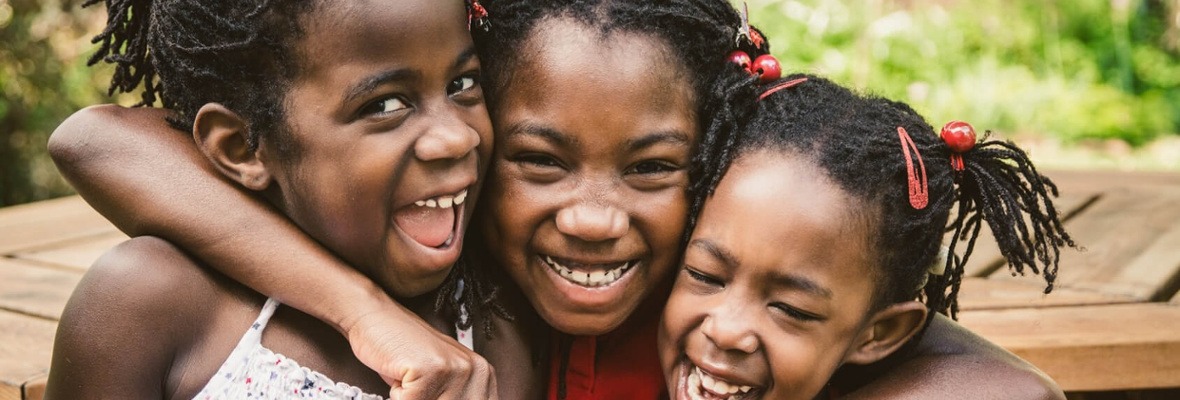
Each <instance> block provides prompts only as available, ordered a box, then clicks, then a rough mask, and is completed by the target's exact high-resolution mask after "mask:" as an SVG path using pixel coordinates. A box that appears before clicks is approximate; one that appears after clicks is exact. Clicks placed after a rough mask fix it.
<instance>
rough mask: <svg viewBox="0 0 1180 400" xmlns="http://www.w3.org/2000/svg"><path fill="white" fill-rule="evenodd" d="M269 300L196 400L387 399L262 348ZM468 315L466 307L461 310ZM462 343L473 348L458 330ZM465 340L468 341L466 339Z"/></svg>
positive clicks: (272, 303)
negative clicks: (337, 380) (335, 380)
mask: <svg viewBox="0 0 1180 400" xmlns="http://www.w3.org/2000/svg"><path fill="white" fill-rule="evenodd" d="M279 305H280V304H279V302H278V301H277V300H274V299H266V304H264V305H263V306H262V312H261V313H259V315H258V319H257V320H255V321H254V324H253V325H251V326H250V329H249V330H247V331H246V335H245V336H243V337H242V340H241V341H239V342H238V346H237V347H235V348H234V351H233V352H232V353H230V355H229V358H227V359H226V360H225V363H223V364H221V368H219V369H218V370H217V374H215V375H213V378H212V379H210V380H209V383H207V384H205V387H204V388H203V389H201V392H200V393H198V394H197V396H196V397H194V399H195V400H209V399H356V400H370V399H384V397H382V396H378V395H375V394H368V393H365V392H363V391H361V389H360V388H357V387H356V386H352V385H349V384H347V383H343V382H334V381H332V380H331V379H330V378H328V377H327V376H325V375H324V374H321V373H319V372H316V371H312V370H311V369H308V368H307V367H303V366H300V365H299V363H297V362H295V360H292V359H289V358H287V357H284V356H283V355H282V354H277V353H275V352H273V351H271V350H270V349H268V348H266V347H265V346H263V345H262V330H263V329H266V323H267V322H268V321H270V317H271V316H273V315H274V313H275V310H276V309H278V307H279ZM461 311H462V313H463V314H466V311H467V310H466V308H465V307H464V308H463V309H462V310H461ZM458 332H459V334H458V335H457V336H459V339H460V340H459V341H460V342H462V343H463V344H464V345H465V346H467V348H471V347H472V343H471V331H470V329H468V330H465V331H464V330H460V331H458ZM464 339H466V340H464Z"/></svg>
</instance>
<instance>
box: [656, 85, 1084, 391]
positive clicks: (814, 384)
mask: <svg viewBox="0 0 1180 400" xmlns="http://www.w3.org/2000/svg"><path fill="white" fill-rule="evenodd" d="M760 97H762V100H760V101H758V104H757V105H756V109H757V113H756V115H755V116H754V117H753V118H752V121H750V122H749V125H748V126H746V127H745V128H744V129H740V132H741V135H740V136H741V137H740V138H738V139H737V143H736V145H735V146H734V147H733V148H732V149H731V150H730V154H731V156H732V158H733V161H732V162H730V161H729V160H727V159H723V160H720V161H719V162H718V163H717V164H716V165H717V168H716V169H715V171H718V172H717V174H718V176H719V175H720V174H724V178H721V179H720V183H718V184H717V186H716V191H715V192H714V193H715V194H714V195H713V196H712V197H711V198H710V199H709V200H708V201H707V202H706V203H705V206H704V209H703V211H702V212H701V215H700V223H699V224H698V225H697V226H696V228H695V230H694V231H693V234H692V237H691V239H690V241H689V244H688V249H687V251H686V253H685V258H684V267H683V268H682V269H681V273H680V274H679V275H678V276H677V280H676V284H675V286H674V288H673V290H672V294H671V296H669V299H668V304H667V307H666V308H665V311H664V320H663V323H662V325H661V329H660V359H661V361H662V363H663V368H664V373H665V376H666V378H667V382H668V388H669V390H670V391H672V393H673V394H674V398H676V399H716V398H740V399H760V398H766V399H784V400H785V399H812V398H815V397H816V396H817V394H820V393H821V392H823V391H825V387H826V386H827V385H828V384H829V383H830V382H831V377H832V376H833V374H835V373H836V372H837V371H838V370H839V369H840V367H841V366H842V365H854V364H871V363H876V362H878V361H880V360H882V359H884V358H885V357H887V356H889V355H890V354H893V353H895V352H898V350H899V349H902V348H903V346H904V345H905V344H906V343H907V342H912V341H914V340H915V338H916V337H917V336H920V335H921V331H922V328H923V327H924V326H925V324H926V323H927V322H928V321H929V317H930V316H931V315H932V314H933V313H935V312H946V311H948V310H949V311H950V312H951V313H952V315H953V314H954V312H955V310H956V296H957V294H958V289H959V282H960V279H961V278H962V274H963V263H964V262H965V261H966V259H967V257H968V256H970V254H971V250H972V245H973V244H974V242H975V239H976V237H977V235H978V234H979V227H980V226H981V224H982V222H983V221H986V222H987V223H988V226H989V227H990V228H991V231H992V232H994V233H995V236H996V239H997V242H998V243H999V245H1000V249H1001V252H1002V253H1003V254H1004V256H1005V257H1006V258H1007V259H1008V264H1009V266H1010V268H1012V270H1013V272H1017V273H1023V272H1024V271H1025V270H1030V271H1031V272H1033V273H1041V274H1042V275H1043V276H1044V278H1045V280H1046V281H1047V282H1048V283H1049V288H1047V289H1046V292H1047V291H1048V290H1050V289H1051V288H1052V284H1053V280H1054V277H1055V275H1056V272H1057V255H1058V251H1059V248H1060V247H1062V246H1066V245H1068V246H1071V247H1072V246H1074V244H1073V242H1072V240H1070V238H1069V235H1068V234H1066V233H1065V232H1064V231H1063V230H1062V226H1061V221H1060V220H1059V218H1058V215H1057V213H1056V211H1055V210H1054V208H1053V203H1052V200H1051V199H1050V196H1049V194H1050V193H1053V194H1054V195H1056V188H1055V187H1054V186H1053V184H1052V182H1050V181H1049V180H1048V178H1045V177H1043V176H1041V175H1040V174H1038V173H1037V171H1036V169H1035V168H1033V166H1032V164H1031V163H1030V162H1029V160H1028V158H1027V156H1026V155H1025V154H1024V152H1023V151H1021V150H1020V149H1019V148H1016V147H1015V146H1013V145H1011V144H1010V143H1004V142H998V141H986V139H985V141H982V142H979V143H976V138H975V133H974V131H973V130H972V129H971V128H970V126H969V125H966V124H964V123H961V122H954V123H951V124H948V125H947V127H946V128H943V130H942V134H941V137H940V136H939V135H936V134H935V133H934V131H933V129H932V128H931V127H930V126H929V125H927V124H926V123H925V122H924V121H923V120H922V118H921V116H919V115H917V113H915V112H914V111H913V110H912V109H910V108H909V107H908V106H906V105H905V104H902V103H898V102H892V101H889V100H884V99H880V98H871V97H869V98H866V97H861V96H858V95H856V94H854V93H852V92H851V91H849V90H847V89H845V88H842V87H840V86H838V85H836V84H834V83H832V82H830V81H828V80H825V79H822V78H818V77H814V76H792V77H790V78H788V79H787V80H784V81H781V83H778V84H777V85H768V86H764V87H763V92H762V94H761V95H760ZM751 101H753V99H751ZM746 103H749V102H746ZM727 168H728V171H726V169H727ZM956 206H957V207H958V208H957V210H958V211H957V214H956V215H955V217H954V219H953V221H952V223H951V224H950V225H949V226H950V227H951V228H952V231H953V234H952V236H950V238H949V240H950V242H949V243H948V244H949V245H950V250H948V249H943V250H940V243H942V240H943V237H944V236H945V235H944V232H945V230H944V227H946V226H948V225H947V222H948V219H949V217H950V213H951V210H952V208H953V207H956ZM959 239H962V240H963V241H965V242H966V243H967V244H966V249H965V250H963V251H962V252H961V253H962V254H963V257H962V258H957V257H953V256H952V257H946V254H947V253H948V252H949V254H956V252H955V251H954V250H953V249H954V248H956V247H958V245H959V242H960V240H959ZM948 290H949V292H948ZM920 299H924V300H925V304H923V303H922V302H920V301H919V300H920ZM989 378H991V379H998V380H1000V381H1004V382H1008V380H1007V379H1010V378H1011V377H1007V376H994V375H993V376H989ZM915 383H916V384H925V382H915ZM967 387H969V386H967ZM827 389H830V390H829V392H830V393H829V395H834V394H835V392H837V390H835V389H834V388H832V387H827ZM969 390H974V391H983V390H986V389H983V388H978V387H976V388H971V389H969ZM987 395H989V396H992V395H993V394H990V393H988V394H987ZM951 397H954V398H958V397H960V396H951ZM1005 398H1007V397H1005Z"/></svg>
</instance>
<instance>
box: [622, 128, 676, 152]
mask: <svg viewBox="0 0 1180 400" xmlns="http://www.w3.org/2000/svg"><path fill="white" fill-rule="evenodd" d="M689 142H690V140H688V134H686V133H684V132H681V131H659V132H655V133H652V134H649V135H645V136H643V137H641V138H636V139H630V140H627V145H626V146H627V150H628V151H636V150H640V149H643V148H647V147H651V146H654V145H656V144H660V143H667V144H673V145H688V144H689Z"/></svg>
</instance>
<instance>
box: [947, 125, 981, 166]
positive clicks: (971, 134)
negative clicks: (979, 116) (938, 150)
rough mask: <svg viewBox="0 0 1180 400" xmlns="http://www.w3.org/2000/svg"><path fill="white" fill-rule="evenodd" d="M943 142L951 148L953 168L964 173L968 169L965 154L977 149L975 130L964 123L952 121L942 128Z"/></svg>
mask: <svg viewBox="0 0 1180 400" xmlns="http://www.w3.org/2000/svg"><path fill="white" fill-rule="evenodd" d="M939 136H942V141H944V142H946V145H947V147H950V148H951V168H954V170H955V171H962V170H963V169H965V168H966V165H965V164H964V163H963V153H966V152H968V151H970V150H971V149H972V148H973V147H975V128H973V127H971V124H968V123H966V122H963V121H951V122H948V123H947V124H946V125H943V126H942V133H941V134H940V135H939Z"/></svg>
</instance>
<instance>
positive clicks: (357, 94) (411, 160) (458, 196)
mask: <svg viewBox="0 0 1180 400" xmlns="http://www.w3.org/2000/svg"><path fill="white" fill-rule="evenodd" d="M330 3H331V4H328V5H319V6H318V8H319V9H318V10H316V11H315V12H314V13H311V14H309V15H307V16H305V17H304V19H305V22H304V28H305V32H304V34H303V37H304V39H303V41H302V42H301V43H300V44H299V46H298V50H299V55H300V57H298V58H299V59H300V60H302V63H301V65H300V66H301V69H300V74H299V75H298V76H297V77H296V78H295V80H294V82H293V84H292V87H291V88H290V89H289V91H288V93H287V96H286V99H285V103H284V105H285V108H284V110H285V112H286V125H287V128H288V129H287V132H286V133H283V134H279V135H276V136H275V137H276V138H277V139H276V140H263V143H262V148H261V149H260V154H262V156H261V158H262V159H263V162H264V163H265V164H266V167H267V170H268V171H269V172H270V174H271V175H272V176H273V179H274V182H275V183H277V185H278V188H279V189H278V190H279V192H280V193H281V199H280V200H278V202H279V204H280V206H281V207H282V208H283V210H284V211H285V212H286V213H287V215H289V216H290V217H291V218H292V219H293V220H294V221H295V222H296V224H298V225H299V226H300V227H301V228H302V229H303V230H305V231H306V232H307V233H308V234H310V235H311V236H312V237H313V238H314V239H316V240H317V241H319V242H321V243H322V244H324V245H325V246H327V247H328V248H329V249H330V250H332V251H333V252H335V253H336V254H337V255H339V256H340V257H342V258H343V259H345V260H346V261H347V262H349V263H350V264H352V265H354V266H357V267H358V269H360V270H361V271H362V272H364V273H366V274H367V275H369V276H370V277H371V278H373V279H374V280H375V281H376V282H378V283H379V284H380V285H382V286H383V287H385V288H386V290H388V291H390V292H391V293H393V294H395V295H398V296H414V295H418V294H421V293H423V292H425V291H428V290H432V289H434V288H436V287H437V286H438V285H439V284H441V282H442V281H443V279H444V278H445V277H446V275H447V273H448V272H449V271H450V268H451V265H452V264H453V263H454V262H455V260H456V259H457V258H458V256H459V249H460V248H461V247H462V238H463V235H462V233H463V229H464V226H465V223H466V222H467V221H469V219H470V218H469V217H470V212H471V211H472V210H473V209H474V207H473V206H472V200H473V199H474V198H475V197H476V195H477V192H478V185H477V179H478V178H479V177H480V176H481V173H482V172H483V171H484V169H485V168H486V166H487V163H488V160H489V159H490V155H491V140H492V136H491V124H490V122H489V120H488V117H487V111H486V109H485V108H484V103H483V94H482V91H481V89H480V87H479V84H478V82H479V62H478V60H477V59H476V57H475V53H474V51H473V48H472V43H471V38H470V35H469V34H468V32H467V29H466V14H465V11H464V7H463V4H462V2H459V1H447V2H438V1H434V0H408V1H395V2H388V1H364V0H362V1H348V2H345V1H332V2H330ZM310 55H314V56H310ZM276 141H288V143H282V144H281V145H280V144H279V143H275V142H276ZM288 148H289V149H288Z"/></svg>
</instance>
